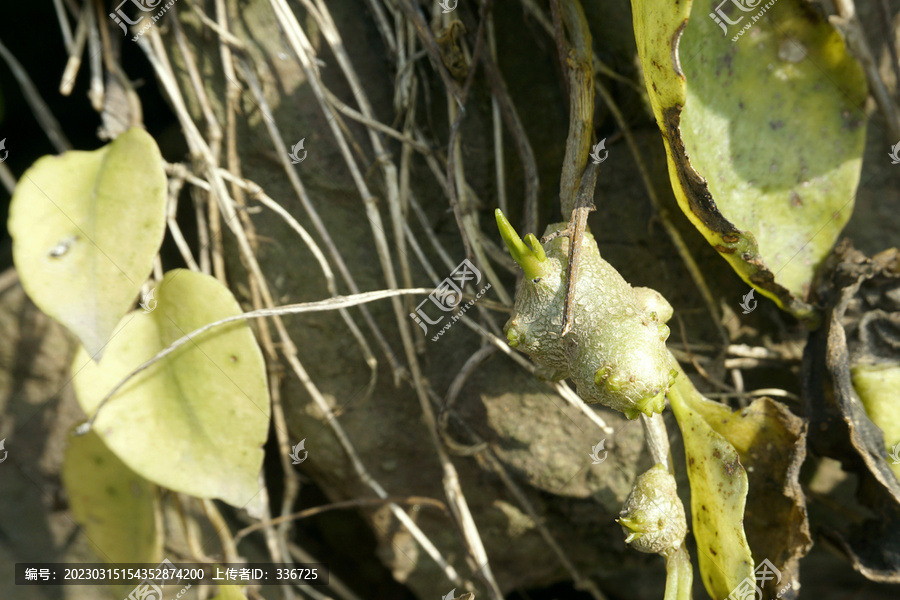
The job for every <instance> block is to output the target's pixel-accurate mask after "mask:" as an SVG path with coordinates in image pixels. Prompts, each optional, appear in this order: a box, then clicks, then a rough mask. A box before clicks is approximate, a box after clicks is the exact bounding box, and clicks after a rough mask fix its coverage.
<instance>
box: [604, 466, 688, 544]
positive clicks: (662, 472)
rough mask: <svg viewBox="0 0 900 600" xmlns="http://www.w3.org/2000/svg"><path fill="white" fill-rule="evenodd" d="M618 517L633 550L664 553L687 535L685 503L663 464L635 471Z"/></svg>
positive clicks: (673, 479) (626, 541) (626, 540)
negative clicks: (630, 487)
mask: <svg viewBox="0 0 900 600" xmlns="http://www.w3.org/2000/svg"><path fill="white" fill-rule="evenodd" d="M617 520H618V523H619V525H621V526H622V531H623V532H625V534H626V536H627V537H626V538H625V543H626V544H631V547H632V548H634V549H635V550H639V551H641V552H649V553H651V554H667V553H669V552H670V551H672V550H677V549H678V548H679V547H680V546H681V544H682V542H683V541H684V536H685V535H687V520H686V518H685V514H684V505H683V504H682V503H681V499H680V498H679V497H678V490H677V488H676V485H675V478H674V477H673V476H672V474H671V473H669V471H668V470H666V468H665V467H664V466H663V465H662V464H657V465H656V466H654V467H652V468H651V469H649V470H647V471H646V472H644V473H641V474H640V475H638V477H637V479H635V481H634V488H632V490H631V493H630V494H629V495H628V498H627V499H626V500H625V506H624V507H623V508H622V511H621V512H620V513H619V519H617Z"/></svg>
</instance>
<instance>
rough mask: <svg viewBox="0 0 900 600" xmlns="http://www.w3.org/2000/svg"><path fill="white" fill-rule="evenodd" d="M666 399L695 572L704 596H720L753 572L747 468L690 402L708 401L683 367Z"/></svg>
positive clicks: (732, 447) (727, 593)
mask: <svg viewBox="0 0 900 600" xmlns="http://www.w3.org/2000/svg"><path fill="white" fill-rule="evenodd" d="M669 400H670V402H671V405H672V411H673V412H674V413H675V418H676V419H677V420H678V427H679V428H680V429H681V435H682V438H683V439H684V451H685V460H686V461H687V471H688V478H689V479H690V482H691V515H692V525H693V526H692V531H693V533H694V539H695V540H696V541H697V560H698V561H699V564H700V577H701V579H702V580H703V585H704V586H705V587H706V591H707V592H709V595H710V596H712V597H713V598H725V597H726V596H728V595H729V594H730V593H731V592H732V591H734V589H735V588H736V587H737V586H738V584H740V582H741V581H742V580H743V579H744V578H745V577H750V578H751V579H752V577H753V556H752V554H751V553H750V546H749V544H748V543H747V536H746V535H745V533H744V525H743V519H744V507H745V504H746V501H747V491H748V484H747V473H746V472H745V471H744V467H743V466H742V465H741V461H740V458H739V456H738V453H737V450H735V448H734V446H732V445H731V444H730V443H728V441H727V440H726V439H725V438H724V437H722V436H721V435H720V434H719V433H716V431H715V430H713V428H712V427H710V426H709V424H708V423H707V422H706V420H705V419H704V417H703V415H702V414H701V413H700V412H699V411H698V409H697V407H696V404H697V403H701V402H708V401H707V400H706V399H704V398H703V397H702V396H701V395H700V394H699V393H698V392H697V390H696V389H695V388H694V386H693V384H692V383H691V381H690V379H688V377H687V375H685V374H684V372H681V373H680V374H679V376H678V377H676V378H675V382H674V384H673V386H672V388H671V389H670V391H669Z"/></svg>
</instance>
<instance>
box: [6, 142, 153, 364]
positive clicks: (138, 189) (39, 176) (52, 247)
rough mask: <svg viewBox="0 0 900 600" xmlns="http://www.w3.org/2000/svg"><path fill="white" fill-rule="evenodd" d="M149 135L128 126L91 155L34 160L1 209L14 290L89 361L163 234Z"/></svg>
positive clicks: (133, 294) (125, 305)
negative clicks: (16, 283) (16, 280)
mask: <svg viewBox="0 0 900 600" xmlns="http://www.w3.org/2000/svg"><path fill="white" fill-rule="evenodd" d="M165 207H166V175H165V172H164V171H163V163H162V156H160V153H159V149H158V148H157V147H156V142H154V141H153V138H152V137H150V135H148V134H147V133H146V132H145V131H144V130H142V129H136V128H135V129H129V130H128V131H127V132H125V133H123V134H122V135H120V136H119V137H118V138H116V140H115V141H113V142H112V143H110V144H108V145H106V146H104V147H103V148H100V149H99V150H95V151H93V152H80V151H70V152H66V153H65V154H62V155H60V156H45V157H43V158H40V159H38V161H37V162H35V163H34V165H32V166H31V168H30V169H28V170H27V171H26V172H25V173H24V174H23V175H22V178H21V179H20V180H19V183H18V185H17V186H16V189H15V193H14V194H13V198H12V203H11V205H10V209H9V232H10V235H11V236H12V238H13V260H14V262H15V265H16V269H17V271H18V273H19V277H20V278H21V281H22V287H24V288H25V291H26V292H27V293H28V296H29V297H30V298H31V299H32V301H34V303H35V304H36V305H37V306H38V308H40V309H41V310H42V311H44V312H45V313H47V314H48V315H50V316H51V317H53V318H55V319H56V320H57V321H59V322H60V323H62V324H63V325H65V326H66V327H68V328H69V330H71V331H72V333H74V334H75V335H76V336H77V337H78V338H79V339H80V340H81V343H82V344H83V345H84V347H85V348H86V349H87V350H88V352H89V353H90V354H91V355H92V356H96V357H97V358H99V355H100V353H101V351H102V350H103V347H104V345H105V344H106V343H107V341H109V337H110V335H111V334H112V332H113V330H114V329H115V326H116V323H118V322H119V320H120V319H121V318H122V316H123V315H124V314H125V313H126V312H127V311H128V309H129V308H130V307H131V306H132V305H133V303H134V300H135V298H136V297H137V294H138V291H139V290H140V286H141V284H142V283H143V282H144V281H145V280H146V279H147V277H148V276H149V275H150V270H151V267H152V263H153V257H154V256H156V253H157V252H158V251H159V247H160V244H162V240H163V234H164V231H165V222H166V220H165Z"/></svg>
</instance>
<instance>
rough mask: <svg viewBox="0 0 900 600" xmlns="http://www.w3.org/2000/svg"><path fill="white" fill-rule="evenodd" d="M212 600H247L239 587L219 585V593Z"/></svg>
mask: <svg viewBox="0 0 900 600" xmlns="http://www.w3.org/2000/svg"><path fill="white" fill-rule="evenodd" d="M212 600H247V597H246V596H245V595H244V593H243V592H242V591H241V586H239V585H220V586H219V593H218V594H216V595H215V596H213V598H212Z"/></svg>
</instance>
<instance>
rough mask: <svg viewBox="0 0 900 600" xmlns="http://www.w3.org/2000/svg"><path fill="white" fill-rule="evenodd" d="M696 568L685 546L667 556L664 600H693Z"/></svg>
mask: <svg viewBox="0 0 900 600" xmlns="http://www.w3.org/2000/svg"><path fill="white" fill-rule="evenodd" d="M693 582H694V567H693V565H691V555H690V554H688V551H687V548H685V547H684V544H682V545H680V546H679V547H678V548H677V549H676V550H673V551H672V552H670V553H669V554H668V555H666V595H665V596H664V597H663V600H692V596H691V584H692V583H693Z"/></svg>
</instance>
